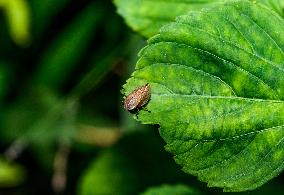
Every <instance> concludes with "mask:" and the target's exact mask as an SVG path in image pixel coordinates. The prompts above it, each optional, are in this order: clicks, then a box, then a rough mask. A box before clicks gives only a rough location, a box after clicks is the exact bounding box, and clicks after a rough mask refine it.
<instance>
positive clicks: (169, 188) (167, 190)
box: [141, 184, 200, 195]
mask: <svg viewBox="0 0 284 195" xmlns="http://www.w3.org/2000/svg"><path fill="white" fill-rule="evenodd" d="M168 194H175V195H194V194H195V195H197V194H200V193H198V192H197V191H196V190H194V189H192V188H190V187H188V186H186V185H183V184H177V185H166V184H164V185H161V186H155V187H150V188H148V189H147V190H146V191H145V192H144V193H142V194H141V195H168Z"/></svg>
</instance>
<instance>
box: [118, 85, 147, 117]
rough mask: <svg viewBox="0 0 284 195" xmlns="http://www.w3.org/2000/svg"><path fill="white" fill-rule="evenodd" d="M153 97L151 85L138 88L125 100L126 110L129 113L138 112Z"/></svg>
mask: <svg viewBox="0 0 284 195" xmlns="http://www.w3.org/2000/svg"><path fill="white" fill-rule="evenodd" d="M150 97H151V88H150V85H149V83H147V84H145V85H143V86H141V87H138V88H136V89H135V90H134V91H133V92H131V93H130V94H129V95H128V96H127V97H126V98H125V99H124V103H123V104H124V108H125V110H128V111H129V112H133V111H137V110H138V109H139V108H141V107H143V106H144V105H145V104H147V102H148V101H149V99H150Z"/></svg>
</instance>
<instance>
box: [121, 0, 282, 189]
mask: <svg viewBox="0 0 284 195" xmlns="http://www.w3.org/2000/svg"><path fill="white" fill-rule="evenodd" d="M228 13H230V14H228ZM282 26H284V20H283V19H282V18H280V17H278V16H276V15H275V14H274V13H272V12H271V11H270V10H269V9H267V8H266V7H263V6H262V5H259V4H255V3H251V2H249V1H245V0H244V1H233V2H231V3H228V4H225V5H222V6H219V7H218V8H216V9H214V10H207V11H201V12H199V13H190V14H188V15H185V16H182V17H179V18H178V19H177V20H176V22H173V23H170V24H169V25H166V26H164V27H163V28H162V29H161V32H160V34H158V35H156V36H154V37H153V38H152V39H150V40H149V45H148V46H147V47H146V48H144V49H143V50H142V51H141V52H140V59H139V60H138V62H137V65H136V71H135V72H134V73H133V75H132V76H133V77H132V78H131V79H129V80H128V81H127V84H126V85H125V86H124V89H125V92H124V94H125V95H127V94H129V93H130V92H132V91H133V90H134V89H136V88H137V87H139V86H141V85H143V84H145V83H150V86H151V90H152V95H151V100H150V101H149V103H148V105H147V106H146V109H147V110H144V109H142V110H141V111H140V112H139V114H138V117H137V118H138V120H139V121H141V122H142V123H145V124H159V125H160V127H161V129H160V134H161V136H162V137H163V139H164V140H165V141H166V143H167V146H166V148H167V150H168V151H170V152H171V153H172V154H174V155H175V160H176V162H177V163H178V164H180V165H181V166H182V167H183V170H184V171H185V172H187V173H190V174H193V175H196V176H198V178H199V179H200V180H202V181H205V182H207V183H208V185H209V186H215V187H221V188H224V190H225V191H245V190H253V189H255V188H257V187H259V186H261V185H262V184H264V183H266V182H267V181H269V180H270V179H272V178H273V177H275V176H277V175H278V174H279V173H280V172H281V171H282V169H283V160H284V150H283V147H284V145H283V144H284V142H283V137H284V131H283V124H284V102H283V99H284V88H283V87H284V75H283V68H284V64H283V62H284V52H283V50H284V29H283V28H281V27H282Z"/></svg>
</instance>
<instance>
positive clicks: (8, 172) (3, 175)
mask: <svg viewBox="0 0 284 195" xmlns="http://www.w3.org/2000/svg"><path fill="white" fill-rule="evenodd" d="M25 178H26V171H25V169H24V168H23V167H22V166H21V165H18V164H15V163H11V162H8V161H7V160H5V159H4V158H3V157H2V156H0V187H1V188H3V187H15V186H18V185H20V184H22V183H23V182H24V180H25Z"/></svg>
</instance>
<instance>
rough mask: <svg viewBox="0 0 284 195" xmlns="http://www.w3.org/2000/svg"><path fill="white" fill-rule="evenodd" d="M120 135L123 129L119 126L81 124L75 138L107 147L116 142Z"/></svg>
mask: <svg viewBox="0 0 284 195" xmlns="http://www.w3.org/2000/svg"><path fill="white" fill-rule="evenodd" d="M120 137H121V129H120V128H118V127H96V126H91V125H79V127H78V130H77V131H76V135H75V140H76V141H79V142H82V143H87V144H91V145H96V146H101V147H107V146H111V145H113V144H114V143H116V142H117V141H118V140H119V138H120Z"/></svg>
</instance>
